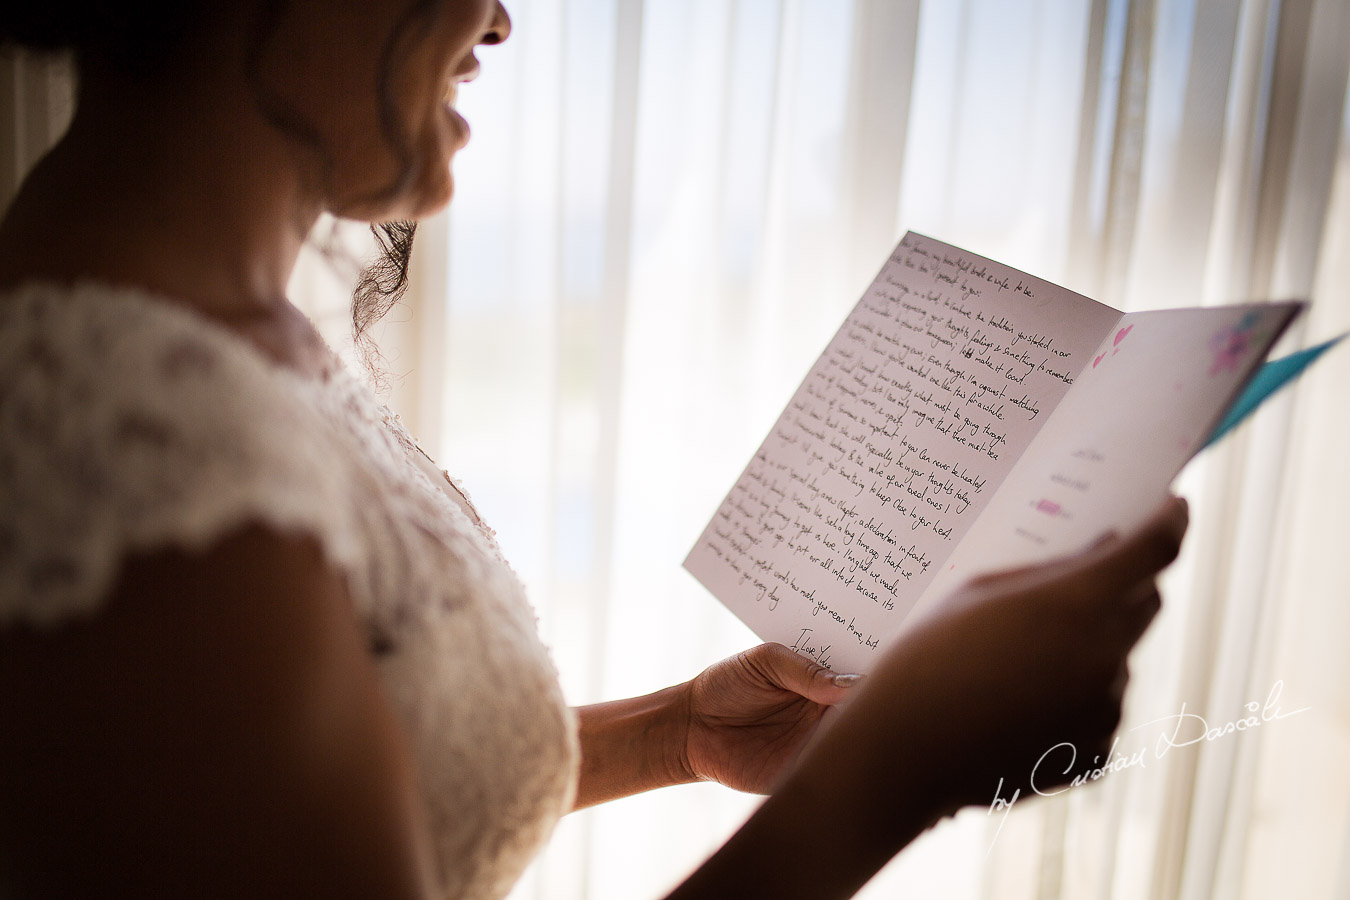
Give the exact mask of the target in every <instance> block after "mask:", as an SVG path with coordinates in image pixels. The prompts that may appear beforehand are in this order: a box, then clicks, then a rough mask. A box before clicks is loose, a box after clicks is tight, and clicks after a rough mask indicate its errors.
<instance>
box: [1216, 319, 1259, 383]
mask: <svg viewBox="0 0 1350 900" xmlns="http://www.w3.org/2000/svg"><path fill="white" fill-rule="evenodd" d="M1242 324H1246V322H1245V320H1244V322H1243V323H1242ZM1249 328H1250V326H1248V327H1247V328H1243V327H1242V325H1239V326H1238V327H1237V328H1225V329H1223V330H1222V331H1218V332H1216V333H1215V334H1214V337H1212V338H1210V339H1209V349H1210V351H1211V352H1213V354H1214V359H1213V361H1212V362H1211V363H1210V366H1209V374H1211V375H1217V374H1218V373H1220V372H1225V371H1226V372H1232V371H1234V370H1235V369H1236V368H1237V364H1238V362H1240V361H1241V359H1242V356H1243V354H1244V353H1246V352H1247V346H1248V345H1249V344H1250V343H1251V341H1250V339H1249V338H1248V336H1247V335H1248V329H1249Z"/></svg>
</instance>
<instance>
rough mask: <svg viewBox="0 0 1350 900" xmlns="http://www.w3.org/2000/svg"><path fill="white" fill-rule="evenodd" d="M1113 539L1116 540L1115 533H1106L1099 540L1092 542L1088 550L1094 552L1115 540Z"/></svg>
mask: <svg viewBox="0 0 1350 900" xmlns="http://www.w3.org/2000/svg"><path fill="white" fill-rule="evenodd" d="M1115 538H1116V533H1115V532H1114V531H1108V532H1107V533H1106V534H1104V535H1102V536H1101V537H1099V538H1097V539H1096V540H1095V541H1093V542H1092V545H1091V546H1090V547H1089V548H1088V549H1089V550H1096V549H1097V548H1098V547H1100V546H1101V545H1102V544H1107V543H1110V542H1111V541H1113V540H1115Z"/></svg>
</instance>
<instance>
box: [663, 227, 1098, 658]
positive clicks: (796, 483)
mask: <svg viewBox="0 0 1350 900" xmlns="http://www.w3.org/2000/svg"><path fill="white" fill-rule="evenodd" d="M1066 298H1067V299H1070V300H1071V301H1072V302H1069V303H1065V302H1064V301H1065V300H1066ZM1117 319H1118V313H1116V312H1115V311H1114V310H1112V309H1110V308H1109V307H1105V306H1101V305H1100V304H1097V303H1094V302H1093V301H1091V300H1088V299H1086V298H1084V297H1080V296H1078V295H1076V294H1072V293H1071V292H1069V291H1066V290H1065V289H1063V288H1059V287H1056V286H1055V285H1052V284H1049V283H1047V282H1044V281H1040V280H1039V279H1035V278H1031V277H1030V276H1028V275H1025V274H1023V273H1020V272H1017V271H1016V270H1014V269H1010V268H1008V267H1006V266H1002V265H999V264H998V263H994V262H991V261H989V260H986V259H983V258H981V257H977V256H974V255H972V254H969V253H965V252H963V251H961V250H958V249H956V248H954V247H951V246H948V245H946V244H942V243H939V242H937V241H933V240H930V239H928V238H924V237H922V236H919V235H915V234H912V233H911V234H908V235H906V236H905V238H904V240H902V241H901V243H900V245H899V246H898V247H897V248H896V250H895V252H894V253H893V254H892V255H891V258H890V259H889V260H887V262H886V265H885V266H884V267H883V268H882V270H881V273H880V274H879V275H878V276H877V278H876V280H875V281H874V282H873V283H872V285H871V287H870V288H869V289H868V291H867V293H866V294H864V295H863V297H862V299H861V300H860V301H859V302H858V304H857V306H855V307H854V309H853V311H852V313H851V314H850V315H849V316H848V318H847V319H846V320H845V322H844V324H843V326H842V327H841V328H840V329H839V331H838V333H837V334H836V335H835V337H834V339H833V340H832V341H831V342H830V344H829V346H828V347H827V348H826V349H825V352H824V353H823V354H822V355H821V357H820V358H819V359H818V360H817V362H816V364H815V366H813V367H812V369H811V371H810V372H809V373H808V374H807V376H806V378H805V380H804V381H803V382H802V384H801V386H800V387H799V388H798V390H797V392H796V394H795V395H794V396H793V397H792V399H791V401H790V402H789V403H788V406H787V408H786V409H785V410H784V411H783V413H782V415H781V416H780V417H779V419H778V422H777V423H776V424H775V425H774V427H773V429H772V430H771V431H770V433H769V436H768V437H767V438H766V439H765V441H764V443H763V444H762V445H761V446H760V448H759V450H758V451H757V452H756V453H755V455H754V457H753V459H751V461H750V464H749V465H748V466H747V467H746V469H745V471H744V473H742V475H741V477H740V479H739V480H738V481H737V482H736V484H735V486H734V487H733V488H732V489H731V492H730V493H729V494H728V495H727V498H726V500H725V501H724V502H723V503H722V505H721V507H720V508H719V509H718V511H717V513H716V515H714V517H713V519H712V521H711V522H710V523H709V525H708V527H707V529H705V531H704V533H703V535H702V536H701V537H700V539H699V541H698V542H697V544H696V545H695V546H694V548H693V550H692V551H691V552H690V554H689V556H688V558H687V559H686V560H685V567H686V568H687V569H688V570H689V571H690V572H691V573H693V574H694V575H695V576H696V577H697V578H698V579H699V580H700V581H702V582H703V583H704V584H705V585H706V586H707V587H708V588H709V589H710V590H711V591H712V592H713V593H714V594H715V595H716V596H717V597H718V598H719V599H721V600H722V601H723V602H724V603H726V604H727V605H728V606H729V607H730V608H731V609H732V610H733V611H734V612H735V613H736V614H737V615H738V616H740V617H741V618H742V619H743V620H744V621H745V622H746V623H747V624H748V625H750V627H751V628H753V629H754V630H755V631H756V632H757V633H758V634H760V635H761V636H764V637H766V638H767V639H771V640H778V641H781V642H782V643H785V644H787V645H788V646H790V647H792V648H793V649H794V650H796V651H798V652H800V653H803V654H805V655H807V656H809V657H811V658H812V659H814V660H816V661H817V662H819V663H820V664H822V665H824V666H827V667H829V668H833V669H838V670H841V671H862V670H865V669H866V667H867V663H868V660H869V658H870V655H871V654H872V653H873V652H874V651H875V650H876V649H877V648H878V647H879V646H880V645H881V644H882V643H883V642H884V641H885V640H886V639H887V638H889V637H890V636H891V635H892V634H893V633H894V632H895V631H896V630H898V628H899V626H900V623H901V621H902V620H903V619H904V617H905V615H906V614H907V613H908V612H909V610H910V609H911V607H912V606H913V605H914V603H915V602H916V601H917V599H918V597H919V596H920V594H921V593H922V592H923V591H924V589H925V588H926V587H927V585H928V584H929V583H930V582H931V581H932V580H933V579H934V577H935V576H936V575H937V573H938V572H939V571H940V570H941V568H942V567H943V565H944V563H945V562H946V560H947V559H948V557H949V556H950V555H951V553H952V551H953V549H954V547H955V545H956V544H957V543H958V542H959V541H960V540H961V538H962V537H963V535H964V534H965V533H966V532H967V531H968V530H969V528H970V525H971V523H972V522H973V521H974V520H975V519H976V518H977V517H978V516H979V515H980V512H981V511H982V510H983V509H984V508H985V507H986V506H987V504H988V502H989V500H990V498H991V497H992V495H993V492H994V489H995V488H996V487H997V486H998V485H999V484H1000V483H1001V482H1002V480H1003V479H1004V478H1005V476H1006V475H1007V474H1008V472H1009V470H1010V469H1011V467H1012V465H1013V463H1014V462H1016V461H1017V459H1018V458H1019V457H1020V455H1021V454H1022V452H1023V450H1024V449H1025V448H1026V447H1027V445H1028V444H1029V443H1030V441H1031V439H1032V438H1033V437H1034V436H1035V434H1036V432H1037V431H1038V430H1039V428H1040V426H1041V424H1042V423H1043V422H1044V421H1045V419H1046V418H1047V417H1048V413H1049V411H1051V410H1052V409H1054V407H1055V406H1056V405H1057V404H1058V403H1059V401H1060V399H1061V398H1062V397H1063V396H1064V395H1065V393H1066V392H1067V391H1068V390H1069V388H1070V386H1071V385H1072V384H1073V382H1074V380H1075V378H1076V377H1077V375H1078V373H1079V372H1080V371H1081V370H1082V369H1083V368H1084V364H1085V363H1086V362H1087V360H1088V358H1089V355H1090V354H1091V353H1092V351H1093V350H1094V349H1095V348H1096V347H1097V346H1098V344H1099V343H1100V342H1101V340H1102V338H1103V336H1104V335H1105V334H1106V333H1107V332H1108V330H1109V329H1110V328H1111V327H1112V325H1114V323H1115V322H1116V321H1117Z"/></svg>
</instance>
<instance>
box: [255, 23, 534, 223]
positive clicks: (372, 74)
mask: <svg viewBox="0 0 1350 900" xmlns="http://www.w3.org/2000/svg"><path fill="white" fill-rule="evenodd" d="M510 28H511V24H510V19H509V18H508V17H507V14H506V10H505V9H503V8H502V6H501V4H500V3H499V2H497V0H377V2H371V0H339V2H333V0H296V2H294V3H293V4H291V5H289V6H288V7H286V9H285V12H284V13H283V14H282V16H281V18H280V20H279V21H278V22H277V23H276V28H275V31H274V32H273V34H272V35H271V36H270V37H269V38H268V39H267V41H266V43H265V45H264V47H263V50H262V55H261V57H260V65H259V73H260V75H259V78H260V82H261V84H262V86H263V90H264V92H266V93H269V94H271V95H273V97H274V99H275V100H277V101H279V102H280V104H281V105H282V107H283V108H286V109H287V110H288V111H290V112H292V113H293V114H294V116H295V117H296V119H298V124H299V128H300V129H301V130H307V131H309V132H312V134H311V135H310V137H311V138H312V143H314V144H316V145H317V147H318V148H321V149H320V152H319V153H318V154H316V155H317V156H318V157H320V159H319V160H318V161H317V163H316V164H317V166H318V169H319V171H318V172H317V173H316V175H317V181H318V184H319V185H320V189H321V190H322V192H323V194H324V198H323V200H324V204H325V206H326V207H327V208H328V209H329V210H330V211H331V212H333V213H335V214H337V215H340V216H344V217H347V218H354V219H365V220H368V221H388V220H393V219H408V218H417V217H419V216H426V215H429V214H431V213H433V212H435V211H437V210H439V209H440V208H442V207H443V206H445V204H446V203H448V202H449V200H450V196H451V194H452V192H453V179H452V176H451V174H450V160H451V157H453V156H454V154H455V152H456V151H457V150H459V149H460V148H461V147H463V146H464V144H465V142H467V141H468V139H469V128H468V124H467V123H466V122H465V121H464V119H463V118H462V117H461V116H460V114H459V113H458V112H457V111H456V110H455V109H454V103H455V99H456V92H457V90H458V86H459V84H460V83H461V82H464V81H467V80H470V79H472V78H473V77H474V76H476V75H477V74H478V60H477V59H476V58H475V57H474V49H475V48H476V47H477V46H478V45H479V44H495V43H500V42H501V41H502V40H505V38H506V36H507V34H508V32H509V31H510Z"/></svg>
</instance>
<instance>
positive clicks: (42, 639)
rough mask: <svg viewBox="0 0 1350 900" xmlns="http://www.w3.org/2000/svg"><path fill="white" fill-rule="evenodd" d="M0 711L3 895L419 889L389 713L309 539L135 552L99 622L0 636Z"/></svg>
mask: <svg viewBox="0 0 1350 900" xmlns="http://www.w3.org/2000/svg"><path fill="white" fill-rule="evenodd" d="M0 722H3V723H4V735H3V740H0V882H6V883H5V884H4V887H5V888H9V889H12V890H13V891H14V892H15V893H16V895H19V896H37V897H45V896H92V895H95V894H97V895H99V896H223V897H244V896H248V897H272V896H278V897H280V896H286V897H295V896H364V897H423V896H433V895H434V893H435V892H434V883H433V876H432V865H431V862H430V859H431V857H430V854H429V852H428V849H429V841H428V835H427V832H426V829H425V826H424V823H423V820H422V816H423V812H422V809H421V800H420V795H419V794H418V793H417V790H416V786H415V774H414V765H413V762H412V759H411V757H410V755H409V751H408V748H407V747H406V746H405V741H404V737H403V734H402V731H401V728H400V726H399V725H398V723H397V722H396V720H395V717H394V716H393V713H392V711H391V709H390V707H389V705H388V703H387V702H386V700H385V698H384V694H383V690H382V688H381V686H380V684H379V683H378V675H377V673H376V671H375V669H374V666H373V665H372V663H371V660H370V655H369V649H368V647H367V646H366V641H365V639H364V637H363V635H362V630H361V628H360V627H359V623H358V622H357V620H356V615H355V613H354V611H353V610H352V608H351V603H350V602H349V600H348V598H347V594H346V590H345V587H344V585H343V583H342V580H341V579H340V578H339V577H338V576H337V575H336V574H334V573H333V572H332V571H331V570H330V569H329V568H328V567H327V566H326V564H325V562H324V560H323V557H322V554H321V553H320V551H319V550H318V548H317V547H316V546H315V545H314V544H313V543H312V542H310V541H307V540H304V539H300V538H296V537H286V536H281V535H278V534H276V533H274V532H271V531H268V530H265V529H262V528H249V529H246V530H244V531H241V532H240V533H238V534H235V535H233V536H231V537H228V538H226V539H224V540H222V541H221V542H220V543H219V544H218V545H216V546H215V547H214V548H212V549H210V550H209V551H207V552H204V553H201V554H188V553H182V552H169V551H166V552H162V553H156V554H154V555H152V556H145V557H140V558H138V559H135V560H131V561H129V562H128V564H127V565H126V566H125V567H124V569H123V572H122V575H121V577H120V580H119V583H118V585H117V587H116V590H115V592H114V594H113V596H112V597H111V599H110V600H109V601H108V603H107V605H106V607H105V608H104V609H103V610H101V611H100V613H99V615H98V616H97V617H95V618H92V619H90V620H88V621H84V622H72V623H68V624H66V625H64V626H63V627H61V628H60V629H57V630H54V631H30V630H26V629H20V628H16V627H10V628H8V629H6V630H5V631H4V632H0Z"/></svg>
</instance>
